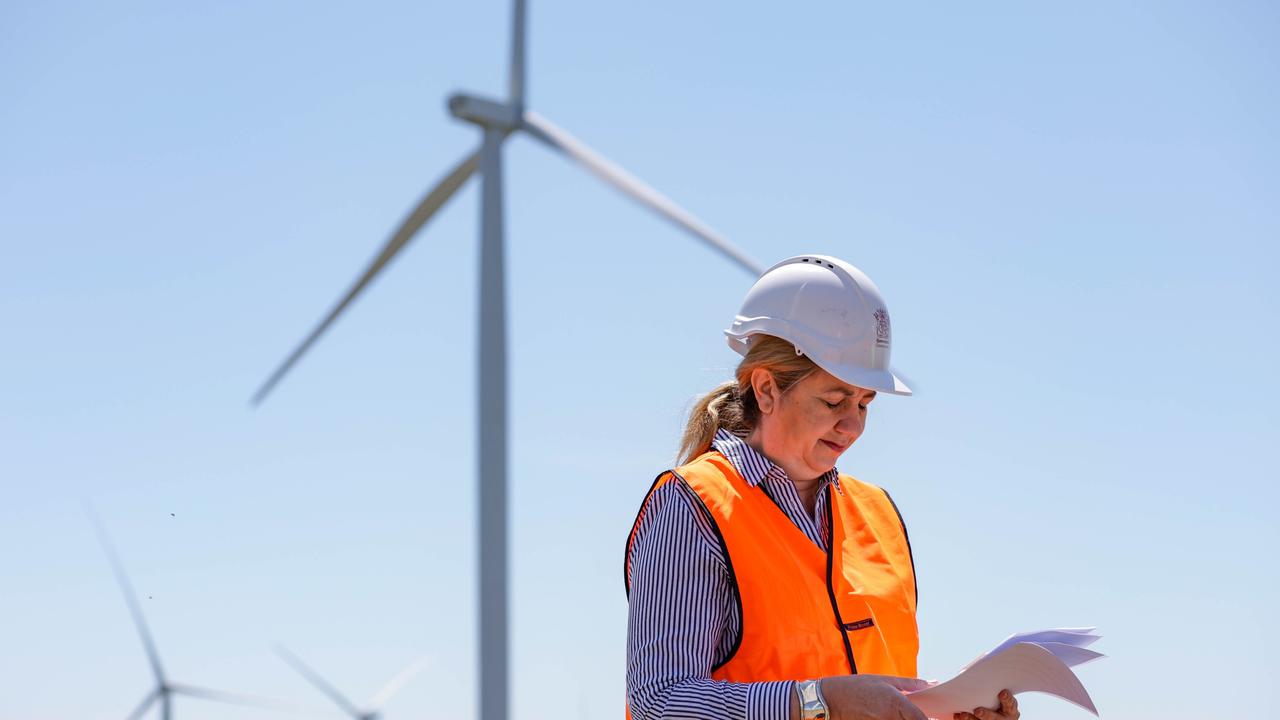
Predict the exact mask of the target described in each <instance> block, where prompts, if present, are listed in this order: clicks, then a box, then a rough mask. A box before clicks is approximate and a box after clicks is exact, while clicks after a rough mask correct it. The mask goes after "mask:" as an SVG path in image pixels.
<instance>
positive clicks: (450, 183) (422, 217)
mask: <svg viewBox="0 0 1280 720" xmlns="http://www.w3.org/2000/svg"><path fill="white" fill-rule="evenodd" d="M479 156H480V153H479V151H478V150H477V151H472V152H471V154H469V155H467V156H466V157H465V158H463V159H462V162H460V163H458V164H457V165H456V166H454V168H453V170H451V171H449V174H448V175H445V177H444V179H443V180H441V181H440V183H439V184H437V185H436V186H435V187H433V188H431V191H430V192H428V193H427V194H426V196H424V197H423V198H422V201H421V202H419V203H418V206H417V207H415V208H414V209H413V212H411V213H409V216H408V217H406V218H405V219H404V222H403V223H401V224H400V227H399V228H397V229H396V231H395V233H394V234H392V236H391V238H390V239H389V240H388V241H387V243H386V245H383V247H382V250H380V251H379V252H378V255H377V257H375V258H374V259H373V261H372V262H370V263H369V266H368V267H367V268H365V271H364V274H362V275H361V276H360V277H359V278H358V279H357V280H356V281H355V283H354V284H353V285H352V286H351V289H350V290H348V291H347V294H346V295H344V296H342V299H341V300H339V301H338V303H337V304H336V305H334V307H333V309H332V310H330V311H329V314H328V315H326V316H325V317H324V319H323V320H321V321H320V323H319V324H318V325H316V327H315V329H314V330H312V331H311V334H310V335H308V336H307V338H306V339H305V340H303V341H302V344H300V345H299V346H298V347H297V348H296V349H295V350H294V351H293V352H292V353H291V354H290V355H289V357H288V358H286V359H285V361H284V362H283V363H282V364H281V365H280V367H278V368H276V371H275V372H273V373H272V374H271V377H269V378H267V381H266V382H265V383H263V384H262V387H260V388H258V391H257V392H256V393H254V395H253V399H252V401H251V403H252V404H253V405H258V404H260V403H261V402H262V401H263V399H265V398H266V396H267V395H268V394H269V393H270V392H271V390H272V388H274V387H275V386H276V383H278V382H280V380H281V379H282V378H283V377H284V376H285V373H287V372H289V370H290V369H291V368H292V367H293V366H294V364H295V363H297V362H298V359H299V358H301V357H302V355H303V353H305V352H306V351H307V350H308V349H310V347H311V346H312V345H313V344H314V343H315V341H316V340H318V339H319V338H320V335H322V334H323V333H324V331H325V330H328V329H329V326H330V325H332V324H333V321H334V320H336V319H337V317H338V315H340V314H342V311H343V310H346V309H347V306H348V305H350V304H351V301H352V300H355V298H356V296H357V295H359V294H360V292H361V291H363V290H364V289H365V286H367V285H368V284H369V283H370V281H372V280H373V278H374V277H375V276H377V274H378V273H379V272H381V271H382V269H383V268H384V267H386V266H387V264H388V263H390V262H391V261H392V260H393V259H394V258H395V256H396V254H397V253H399V252H400V251H401V250H403V249H404V247H405V246H406V245H408V244H409V241H410V240H412V239H413V236H414V234H415V233H417V232H418V230H419V229H421V228H422V226H423V225H425V224H426V223H427V221H428V220H430V219H431V216H432V215H434V214H435V213H436V211H437V210H439V209H440V208H441V207H442V206H443V205H444V204H445V203H446V202H448V200H449V198H451V197H453V195H454V193H456V192H457V191H458V188H460V187H462V184H463V183H464V182H466V181H467V178H469V177H471V174H472V173H474V172H475V171H476V165H477V164H478V159H479Z"/></svg>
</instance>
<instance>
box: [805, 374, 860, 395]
mask: <svg viewBox="0 0 1280 720" xmlns="http://www.w3.org/2000/svg"><path fill="white" fill-rule="evenodd" d="M806 380H810V381H812V382H813V383H814V385H815V389H816V390H817V391H818V392H820V393H829V392H838V393H843V394H845V395H866V396H868V397H875V396H876V391H875V390H868V389H866V388H860V387H858V386H857V385H850V384H849V383H847V382H844V381H843V380H841V379H840V378H838V377H836V376H835V375H832V374H831V373H829V372H827V371H826V370H823V369H822V368H818V371H817V372H815V373H813V374H812V375H810V376H809V377H808V378H806Z"/></svg>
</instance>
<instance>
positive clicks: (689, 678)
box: [627, 481, 794, 720]
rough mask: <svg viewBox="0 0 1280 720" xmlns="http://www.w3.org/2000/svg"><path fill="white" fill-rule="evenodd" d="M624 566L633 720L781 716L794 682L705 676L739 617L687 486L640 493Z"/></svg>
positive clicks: (720, 558)
mask: <svg viewBox="0 0 1280 720" xmlns="http://www.w3.org/2000/svg"><path fill="white" fill-rule="evenodd" d="M627 569H628V573H629V577H630V581H631V593H630V597H629V598H628V614H627V703H628V705H629V707H630V709H631V716H632V718H633V720H659V718H683V719H687V720H787V718H788V717H789V715H790V708H791V694H792V692H793V686H794V683H791V682H758V683H731V682H724V681H719V680H712V679H711V669H712V667H714V666H715V664H716V663H717V662H718V661H719V660H720V659H723V658H724V657H725V655H727V653H728V651H729V649H730V648H731V647H732V645H733V642H734V640H735V638H736V636H737V634H738V632H739V629H740V627H741V619H740V618H739V617H738V608H737V605H736V601H735V598H734V592H735V591H734V588H733V585H732V581H731V580H730V579H729V574H728V565H727V563H726V562H725V557H724V551H723V550H722V549H721V547H720V544H719V542H718V541H717V540H716V537H715V532H714V530H713V529H712V520H711V518H710V516H709V515H708V514H707V511H706V509H705V508H704V507H702V504H701V503H700V502H699V501H698V500H697V498H696V496H695V495H694V494H693V490H692V489H690V488H689V487H688V486H687V485H685V484H684V483H681V482H679V481H675V482H669V483H667V484H665V485H663V486H661V487H659V488H657V489H656V490H654V492H653V493H652V494H651V495H650V496H649V499H648V501H647V504H646V505H645V507H644V508H643V511H642V513H641V516H640V521H639V524H638V525H637V527H636V534H635V537H634V538H633V540H632V544H631V555H630V557H629V558H628V563H627Z"/></svg>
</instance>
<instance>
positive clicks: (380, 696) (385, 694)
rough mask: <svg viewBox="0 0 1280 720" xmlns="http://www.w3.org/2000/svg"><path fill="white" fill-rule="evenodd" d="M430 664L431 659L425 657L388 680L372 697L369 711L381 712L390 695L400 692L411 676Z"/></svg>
mask: <svg viewBox="0 0 1280 720" xmlns="http://www.w3.org/2000/svg"><path fill="white" fill-rule="evenodd" d="M430 664H431V658H430V657H428V656H426V655H424V656H422V657H420V658H418V659H417V660H414V661H413V662H411V663H409V665H408V666H406V667H405V669H403V670H401V671H400V672H399V673H397V674H396V676H395V677H393V678H391V679H390V680H388V681H387V684H386V685H383V686H382V689H381V690H379V691H378V692H377V694H375V695H374V696H373V699H372V700H370V701H369V711H370V712H377V711H378V710H381V709H382V706H383V705H385V704H386V703H387V701H388V700H390V699H391V696H392V695H395V694H396V693H398V692H400V688H402V687H404V686H405V684H407V683H408V682H409V681H410V680H412V679H413V676H415V675H417V674H418V673H420V672H422V671H423V670H424V669H425V668H426V667H427V666H428V665H430Z"/></svg>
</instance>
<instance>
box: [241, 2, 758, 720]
mask: <svg viewBox="0 0 1280 720" xmlns="http://www.w3.org/2000/svg"><path fill="white" fill-rule="evenodd" d="M525 5H526V3H525V2H524V0H515V7H514V17H513V22H512V33H511V66H510V77H509V86H508V92H507V98H506V99H505V100H495V99H491V98H485V97H480V96H478V95H472V94H467V93H457V94H455V95H453V96H451V97H450V98H449V111H450V112H451V113H452V114H453V115H454V117H456V118H458V119H459V120H463V121H466V122H469V123H472V124H474V125H476V126H477V127H478V128H479V129H480V131H481V142H480V146H479V147H478V148H476V149H475V150H472V151H471V152H469V153H467V154H466V155H464V156H463V157H462V159H461V160H460V161H459V162H458V163H457V164H456V165H454V166H453V168H452V169H450V170H449V172H448V173H446V174H445V176H444V177H443V178H442V179H441V180H440V181H439V183H437V184H436V185H435V187H433V188H431V190H430V191H428V192H427V194H426V195H425V196H424V197H423V198H422V200H420V201H419V202H418V205H417V206H416V207H414V208H413V210H412V211H411V212H410V213H409V215H408V217H406V218H405V219H404V220H403V221H402V222H401V224H400V226H399V227H398V228H396V230H395V232H394V233H392V235H391V238H390V239H389V240H387V242H386V244H385V245H383V247H382V249H381V250H380V251H379V252H378V254H377V256H376V257H375V258H374V259H373V261H372V262H371V263H370V264H369V265H368V267H366V268H365V270H364V272H363V273H362V274H361V275H360V276H359V277H358V278H357V279H356V281H355V283H354V284H353V285H352V286H351V288H350V289H349V290H348V291H347V293H346V294H345V295H343V296H342V298H341V299H339V300H338V302H337V303H336V304H335V305H334V307H333V308H332V309H331V310H330V311H329V313H328V314H327V315H325V316H324V318H323V319H322V320H321V321H320V322H319V323H318V324H317V325H316V326H315V328H314V329H313V330H312V331H311V333H310V334H309V335H307V336H306V338H305V339H304V340H303V341H302V342H301V343H300V344H299V345H298V346H297V347H296V348H295V349H294V350H293V352H292V353H291V354H290V355H289V356H288V357H287V358H286V359H285V361H284V362H283V363H281V365H280V366H279V367H278V368H277V369H276V370H275V372H273V373H272V374H271V376H270V377H269V378H268V379H267V381H266V382H265V383H263V385H262V387H260V388H259V389H258V391H257V392H256V393H255V394H254V396H253V399H252V404H253V405H258V404H260V403H261V402H262V401H263V399H265V398H266V397H267V395H268V394H269V393H270V392H271V390H272V388H274V387H275V386H276V384H277V383H278V382H280V380H281V378H283V377H284V376H285V374H286V373H288V372H289V370H290V369H291V368H292V367H293V366H294V364H295V363H297V362H298V359H299V358H301V357H302V356H303V354H305V353H306V352H307V350H309V349H310V348H311V346H312V345H313V344H314V343H315V342H316V340H317V339H319V337H320V336H321V335H322V334H323V333H324V332H325V331H326V330H327V329H328V328H329V326H330V325H332V324H333V321H334V320H335V319H337V317H338V316H339V315H341V314H342V312H343V311H344V310H346V309H347V306H349V305H350V304H351V302H352V301H353V300H355V298H356V297H357V296H359V295H360V293H361V292H363V291H364V289H365V288H366V287H367V286H368V285H369V283H370V282H371V281H372V280H373V279H374V278H375V277H377V276H378V274H379V273H380V272H382V270H383V269H384V268H385V267H386V266H387V265H388V264H389V263H390V262H391V261H392V260H393V259H394V258H395V257H396V256H397V254H398V253H400V251H402V250H403V249H404V248H405V246H406V245H408V243H409V242H410V241H411V240H412V239H413V238H414V236H415V235H416V233H417V232H418V230H420V229H421V228H422V227H423V225H425V224H426V223H427V221H428V220H430V219H431V217H432V216H433V215H435V213H436V212H437V211H439V210H440V208H441V207H442V206H443V205H444V204H445V203H446V202H448V201H449V198H451V197H453V195H454V194H455V193H457V191H458V189H459V188H460V187H462V185H463V183H465V182H466V181H467V180H468V179H469V178H470V177H471V176H472V175H473V174H475V173H477V172H478V173H480V182H481V190H480V316H479V324H480V327H479V361H480V367H479V378H478V379H479V385H480V386H479V413H478V419H479V425H478V428H479V433H480V435H481V436H482V437H484V438H486V440H485V442H484V443H477V448H478V455H479V457H478V466H479V476H480V477H479V503H478V511H479V521H478V531H479V545H480V553H479V566H480V567H479V587H478V590H479V606H480V607H479V625H480V628H479V635H480V637H479V640H480V651H479V661H480V667H479V671H480V678H479V695H480V698H479V704H480V720H506V718H507V715H508V713H507V706H508V702H507V691H508V661H507V649H508V648H507V635H508V632H507V618H508V616H507V342H506V339H507V330H506V288H505V263H504V258H503V220H502V216H503V211H502V144H503V143H504V142H505V141H506V139H507V138H508V137H509V136H511V135H512V134H513V133H516V132H523V133H526V134H528V135H529V136H530V137H532V138H534V139H535V140H537V141H538V142H541V143H542V144H544V145H546V146H548V147H550V148H551V149H553V150H556V151H558V152H560V153H563V154H564V155H566V156H567V157H569V158H570V159H571V160H573V161H574V162H576V163H578V164H579V165H581V166H582V167H583V168H585V169H586V170H587V171H589V172H590V173H592V174H593V175H595V176H596V177H598V178H600V179H601V180H603V181H604V182H606V183H608V184H609V185H612V186H613V187H614V188H616V189H617V190H619V191H621V192H622V193H623V194H624V195H627V196H629V197H631V198H632V199H634V200H636V201H637V202H639V203H640V204H641V205H643V206H645V207H647V208H649V209H650V210H652V211H654V212H656V213H657V214H658V215H660V216H661V217H663V218H665V219H667V220H669V221H671V222H672V223H675V224H676V225H677V226H679V227H681V228H683V229H684V230H686V231H688V232H689V233H691V234H692V235H693V236H694V237H696V238H698V239H699V240H701V241H702V242H704V243H706V244H707V245H709V246H711V247H712V248H713V249H714V250H715V251H716V252H718V253H719V254H720V255H722V256H724V257H725V259H727V260H729V261H730V262H732V263H733V264H735V265H737V266H738V267H740V268H742V269H743V270H744V271H746V272H748V273H750V274H751V276H752V277H753V278H754V277H757V276H759V274H760V273H761V271H762V270H763V268H762V267H761V266H760V265H758V264H757V263H756V262H755V261H753V260H752V259H750V258H749V257H747V255H746V254H745V253H743V252H742V251H741V250H739V249H738V248H737V247H735V246H734V245H733V244H732V243H730V242H729V241H728V240H726V239H725V238H723V237H721V236H720V235H719V234H717V233H716V232H715V231H713V230H712V229H711V228H709V227H708V226H707V225H705V224H704V223H702V222H701V221H700V220H698V219H697V218H695V217H694V216H693V215H691V214H690V213H689V212H687V211H686V210H684V209H683V208H681V207H680V206H679V205H677V204H676V203H675V202H673V201H672V200H671V199H669V198H667V197H666V196H665V195H663V194H662V193H660V192H658V191H657V190H655V189H653V188H652V187H650V186H649V185H647V184H645V183H644V182H642V181H641V180H640V179H638V178H637V177H635V176H634V175H632V174H630V173H628V172H627V171H626V170H624V169H622V168H621V167H619V166H618V165H616V164H615V163H613V162H611V161H609V160H608V159H606V158H605V157H603V156H602V155H600V154H599V153H597V152H595V151H594V150H592V149H591V148H589V147H587V145H586V144H584V143H583V142H581V141H580V140H578V139H577V138H575V137H573V136H572V135H570V134H569V133H568V132H566V131H565V130H563V129H561V128H559V127H557V126H556V125H555V124H553V123H552V122H551V121H549V120H547V119H546V118H544V117H542V116H541V115H538V114H537V113H535V112H533V111H532V110H529V109H528V108H527V107H526V105H525V95H526V93H525V14H526V13H525V10H526V8H525Z"/></svg>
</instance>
